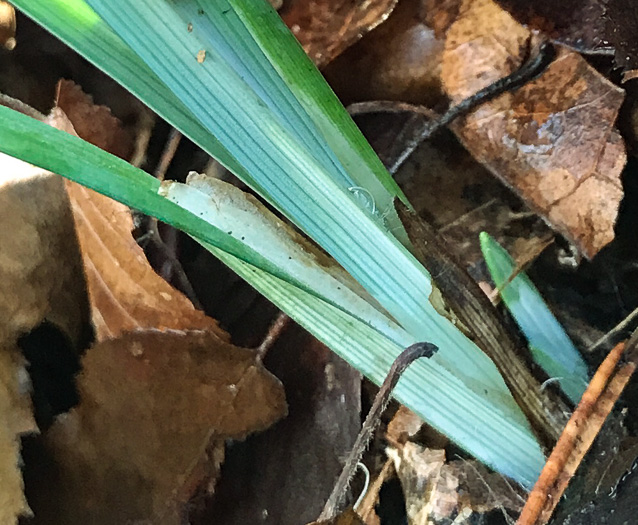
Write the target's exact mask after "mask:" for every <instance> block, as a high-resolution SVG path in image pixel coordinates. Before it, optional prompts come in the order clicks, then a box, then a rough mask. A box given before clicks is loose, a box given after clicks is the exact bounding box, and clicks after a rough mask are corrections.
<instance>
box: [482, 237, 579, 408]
mask: <svg viewBox="0 0 638 525" xmlns="http://www.w3.org/2000/svg"><path fill="white" fill-rule="evenodd" d="M480 239H481V250H482V251H483V257H485V262H486V263H487V266H488V268H489V270H490V274H491V275H492V279H494V283H495V284H496V286H497V287H498V288H499V289H500V290H501V297H502V298H503V301H504V302H505V304H506V305H507V308H508V309H509V311H510V312H512V315H513V316H514V319H515V320H516V322H517V323H518V325H519V326H520V327H521V330H522V331H523V333H524V334H525V337H527V340H528V342H529V345H530V350H531V352H532V356H533V358H534V360H535V361H536V362H537V363H538V365H539V366H540V367H541V368H542V369H543V370H544V371H545V372H546V373H547V374H548V375H549V377H550V378H554V379H556V380H557V381H558V382H559V384H560V385H561V388H562V389H563V390H564V392H565V393H566V394H567V395H568V396H569V398H570V399H571V400H572V402H573V403H578V401H580V398H581V396H582V395H583V392H584V391H585V388H586V387H587V383H588V382H589V379H588V372H587V365H586V364H585V361H584V360H583V358H582V356H581V355H580V353H579V352H578V350H577V349H576V347H575V346H574V344H573V343H572V341H571V339H570V338H569V336H568V335H567V334H566V333H565V330H564V329H563V327H562V326H561V325H560V323H559V322H558V320H557V319H556V317H554V314H553V313H552V312H551V310H550V309H549V308H548V307H547V304H546V303H545V301H544V300H543V297H542V296H541V294H540V293H539V291H538V289H537V288H536V286H534V284H533V283H532V281H531V280H530V278H529V277H528V276H527V275H526V274H525V272H519V273H518V275H516V277H514V278H513V279H512V280H511V281H510V282H509V283H508V282H507V280H508V279H509V278H510V277H511V276H512V275H513V272H515V271H516V264H515V262H514V260H513V259H512V258H511V257H510V255H509V254H508V253H507V252H506V251H505V250H504V249H503V247H502V246H501V245H500V244H499V243H498V242H496V241H495V240H494V239H493V238H492V237H491V236H490V235H489V234H487V233H485V232H482V233H481V236H480ZM506 283H507V284H506Z"/></svg>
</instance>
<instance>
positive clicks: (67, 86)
mask: <svg viewBox="0 0 638 525" xmlns="http://www.w3.org/2000/svg"><path fill="white" fill-rule="evenodd" d="M57 92H58V96H57V107H58V108H60V109H61V110H62V111H63V112H64V113H65V114H66V116H67V117H68V119H69V120H70V121H71V122H72V123H73V127H74V128H75V132H76V133H77V134H78V135H79V136H80V137H82V138H83V139H84V140H87V141H88V142H90V143H91V144H93V145H94V146H97V147H98V148H101V149H103V150H104V151H108V152H109V153H112V154H113V155H117V156H118V157H121V158H123V159H127V158H128V157H129V156H130V154H131V152H132V150H133V137H132V136H131V134H130V130H128V129H126V128H124V126H122V123H121V122H120V121H119V120H118V119H117V118H115V117H114V116H113V114H112V113H111V110H110V109H109V108H107V107H106V106H98V105H96V104H94V103H93V97H91V96H90V95H87V94H86V93H84V92H83V91H82V88H81V87H80V86H78V85H77V84H75V82H73V81H72V80H60V82H58V89H57Z"/></svg>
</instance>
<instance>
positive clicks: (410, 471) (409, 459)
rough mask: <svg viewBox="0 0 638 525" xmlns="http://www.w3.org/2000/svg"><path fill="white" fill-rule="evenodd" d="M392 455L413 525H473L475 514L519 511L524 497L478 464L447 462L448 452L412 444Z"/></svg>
mask: <svg viewBox="0 0 638 525" xmlns="http://www.w3.org/2000/svg"><path fill="white" fill-rule="evenodd" d="M387 453H388V456H389V457H390V458H391V459H392V460H393V461H394V467H395V469H396V472H397V475H398V477H399V479H400V480H401V486H402V487H403V492H404V494H405V501H406V510H407V513H408V520H409V523H410V524H411V525H429V524H432V523H449V519H450V518H451V517H453V516H456V519H455V521H454V522H455V523H459V524H465V523H468V524H469V523H470V518H471V516H472V514H473V513H486V512H489V511H492V510H494V509H507V510H511V511H513V512H519V511H520V509H521V508H522V505H523V503H524V502H525V499H524V497H522V495H521V494H519V493H518V492H516V491H515V490H514V489H513V487H512V486H511V485H510V484H509V483H508V482H507V481H506V480H505V479H504V478H503V477H502V476H500V475H499V474H495V473H491V472H489V471H488V470H487V469H486V468H485V467H483V466H482V465H481V464H480V463H478V462H476V461H466V460H459V461H452V462H449V463H447V462H446V461H445V451H444V450H441V449H430V448H424V447H422V446H420V445H417V444H415V443H412V442H407V443H405V445H403V446H402V447H400V448H398V449H396V448H389V449H388V450H387Z"/></svg>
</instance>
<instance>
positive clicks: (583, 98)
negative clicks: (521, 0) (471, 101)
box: [442, 0, 626, 258]
mask: <svg viewBox="0 0 638 525" xmlns="http://www.w3.org/2000/svg"><path fill="white" fill-rule="evenodd" d="M529 38H530V32H529V31H528V30H527V29H526V28H524V27H523V26H521V25H520V24H518V23H517V22H516V21H515V20H514V19H513V18H512V17H511V16H510V15H509V14H508V13H507V12H505V11H503V10H502V9H501V8H500V7H499V6H498V5H497V4H496V3H494V2H493V1H492V0H464V2H463V4H462V5H461V8H460V11H459V16H458V18H457V19H456V20H455V21H454V23H453V24H452V25H451V26H450V28H449V29H448V32H447V37H446V44H445V51H444V53H443V65H442V79H443V83H444V87H445V89H446V91H447V93H448V95H449V96H450V98H451V99H452V102H453V103H457V102H459V101H461V100H462V99H464V98H466V97H467V96H469V95H471V94H473V93H475V92H477V91H478V90H480V89H481V88H483V87H485V86H486V85H488V84H490V83H492V82H494V81H495V80H498V79H499V78H502V77H504V76H506V75H508V74H510V73H511V72H513V71H514V70H516V69H517V68H518V67H520V65H521V63H522V62H523V60H524V57H525V53H526V50H527V49H528V40H529ZM623 96H624V92H623V90H622V89H620V88H618V87H616V86H614V85H613V84H612V83H611V82H609V81H608V80H606V79H605V78H604V77H602V76H601V75H600V74H599V73H598V72H597V71H596V70H595V69H593V68H592V67H591V66H589V65H588V64H587V62H586V61H585V60H584V59H583V58H582V57H581V56H579V55H578V54H576V53H574V52H571V51H569V50H566V49H558V53H557V56H556V58H555V60H554V61H553V62H552V63H551V64H550V66H549V67H548V69H547V70H546V71H545V72H544V74H542V76H540V78H538V79H536V80H534V81H532V82H529V83H528V84H526V85H525V86H523V87H522V88H520V89H518V90H517V91H514V92H508V93H505V94H504V95H502V96H500V97H498V98H497V99H495V100H494V101H491V102H488V103H485V104H483V105H482V106H480V107H479V108H477V109H476V110H475V111H473V112H472V113H471V114H469V115H468V116H467V117H466V118H464V119H462V120H461V121H458V122H456V123H455V124H454V125H453V126H452V128H453V129H454V131H455V133H456V134H457V136H458V137H459V138H460V139H461V141H462V142H463V144H464V145H465V146H466V148H467V149H468V150H469V151H470V152H471V153H472V155H473V156H474V157H475V158H476V159H477V160H479V161H480V162H481V163H483V164H484V165H485V166H486V167H487V168H488V169H490V170H491V171H492V172H493V173H494V174H495V175H497V176H498V177H500V178H501V179H502V180H503V181H504V182H505V183H506V184H507V185H509V186H511V187H512V188H513V189H514V190H515V191H516V192H517V193H518V194H519V195H520V196H521V197H522V198H523V199H524V200H525V201H526V202H527V204H528V205H529V206H530V207H531V208H532V209H533V210H535V211H536V212H537V213H539V214H540V215H541V216H542V217H544V219H545V220H546V221H547V222H549V223H550V224H551V225H552V226H553V227H554V229H556V230H557V231H559V232H560V233H561V234H563V235H564V236H565V237H566V238H567V239H568V240H569V241H570V242H571V243H572V244H574V245H575V246H576V247H577V248H578V250H579V251H580V253H582V254H583V255H585V256H586V257H589V258H591V257H593V256H594V255H595V254H596V253H597V252H598V251H600V249H601V248H602V247H603V246H605V245H606V244H608V243H609V242H610V241H611V240H612V239H613V237H614V232H613V227H614V224H615V220H616V216H617V214H618V206H619V203H620V200H621V198H622V187H621V183H620V173H621V171H622V169H623V167H624V165H625V161H626V153H625V146H624V143H623V140H622V138H621V137H620V135H619V134H618V132H617V131H616V129H615V128H614V122H615V120H616V116H617V114H618V110H619V108H620V105H621V103H622V101H623Z"/></svg>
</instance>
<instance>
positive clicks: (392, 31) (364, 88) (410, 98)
mask: <svg viewBox="0 0 638 525" xmlns="http://www.w3.org/2000/svg"><path fill="white" fill-rule="evenodd" d="M419 2H420V0H402V1H401V2H399V4H398V5H397V7H396V9H395V10H394V11H392V14H391V15H390V16H389V17H388V19H387V21H385V22H384V23H383V24H381V25H380V26H379V27H377V28H376V29H374V31H371V32H370V33H369V34H367V35H366V36H365V37H363V38H362V39H361V41H360V42H357V43H356V44H355V45H353V46H352V47H350V48H349V49H348V50H347V51H346V52H344V53H343V54H341V55H340V56H339V57H337V59H336V60H334V61H332V62H331V63H330V64H329V65H328V66H327V67H326V68H325V70H324V75H325V76H326V79H327V80H328V82H329V83H330V86H331V87H332V88H333V89H334V90H335V92H336V93H337V94H338V95H339V98H340V99H341V100H342V101H343V102H344V104H350V103H352V102H359V101H367V100H402V101H407V102H413V103H415V104H425V105H428V106H430V107H433V106H436V105H437V104H439V103H441V102H442V101H444V100H445V97H444V95H443V90H442V88H441V80H440V72H441V71H440V70H441V54H442V53H443V44H444V41H443V39H441V38H440V37H437V36H436V35H435V31H434V30H433V29H431V28H430V27H428V26H427V25H426V22H424V21H423V19H422V17H421V12H420V11H421V10H420V3H419Z"/></svg>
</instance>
